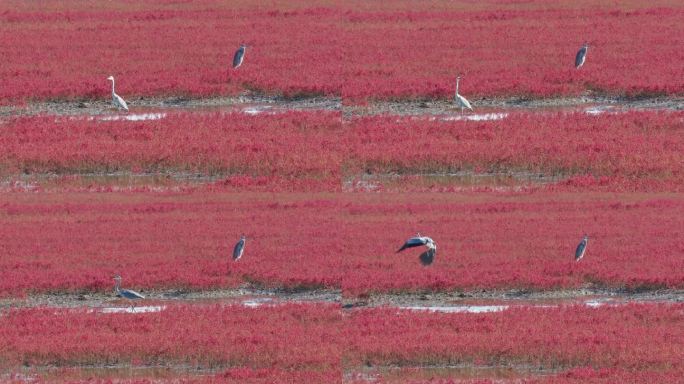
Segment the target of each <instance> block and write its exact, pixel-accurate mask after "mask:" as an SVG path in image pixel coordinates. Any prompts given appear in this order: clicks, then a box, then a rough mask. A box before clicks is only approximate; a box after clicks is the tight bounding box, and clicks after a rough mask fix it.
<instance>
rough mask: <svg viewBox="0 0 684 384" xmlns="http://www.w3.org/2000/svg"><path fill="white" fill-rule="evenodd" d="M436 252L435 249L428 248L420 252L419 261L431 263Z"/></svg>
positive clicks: (425, 263)
mask: <svg viewBox="0 0 684 384" xmlns="http://www.w3.org/2000/svg"><path fill="white" fill-rule="evenodd" d="M436 253H437V250H436V249H433V248H430V249H428V250H427V251H425V252H423V253H421V254H420V257H419V258H420V263H421V264H423V265H425V266H428V265H430V264H432V262H433V261H434V260H435V254H436Z"/></svg>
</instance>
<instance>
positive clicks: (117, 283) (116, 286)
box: [114, 280, 121, 293]
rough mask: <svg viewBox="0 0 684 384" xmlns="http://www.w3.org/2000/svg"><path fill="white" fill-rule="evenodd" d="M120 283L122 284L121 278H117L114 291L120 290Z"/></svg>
mask: <svg viewBox="0 0 684 384" xmlns="http://www.w3.org/2000/svg"><path fill="white" fill-rule="evenodd" d="M119 284H121V282H120V281H119V280H116V283H115V284H114V292H116V293H119V291H120V289H119Z"/></svg>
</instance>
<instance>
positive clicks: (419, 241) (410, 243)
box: [397, 237, 425, 253]
mask: <svg viewBox="0 0 684 384" xmlns="http://www.w3.org/2000/svg"><path fill="white" fill-rule="evenodd" d="M421 245H425V239H424V238H422V237H412V238H410V239H408V240H407V241H406V243H404V245H402V246H401V248H399V250H398V251H397V253H399V252H401V251H403V250H404V249H406V248H413V247H419V246H421Z"/></svg>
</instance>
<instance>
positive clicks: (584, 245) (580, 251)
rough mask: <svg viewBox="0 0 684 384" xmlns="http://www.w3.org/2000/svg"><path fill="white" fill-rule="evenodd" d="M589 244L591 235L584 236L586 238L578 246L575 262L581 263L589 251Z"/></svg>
mask: <svg viewBox="0 0 684 384" xmlns="http://www.w3.org/2000/svg"><path fill="white" fill-rule="evenodd" d="M588 242H589V235H584V238H583V239H582V241H580V243H579V244H578V245H577V249H576V250H575V261H580V259H582V258H583V257H584V253H585V252H586V251H587V243H588Z"/></svg>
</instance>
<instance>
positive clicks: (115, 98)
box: [107, 76, 128, 111]
mask: <svg viewBox="0 0 684 384" xmlns="http://www.w3.org/2000/svg"><path fill="white" fill-rule="evenodd" d="M107 80H110V81H111V82H112V102H113V103H114V106H115V107H117V108H119V109H125V110H126V111H128V105H126V101H125V100H124V99H123V98H122V97H121V96H119V95H117V94H116V92H114V76H109V77H108V78H107Z"/></svg>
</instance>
